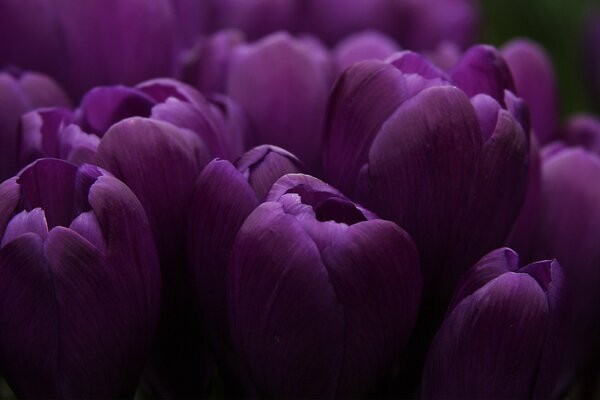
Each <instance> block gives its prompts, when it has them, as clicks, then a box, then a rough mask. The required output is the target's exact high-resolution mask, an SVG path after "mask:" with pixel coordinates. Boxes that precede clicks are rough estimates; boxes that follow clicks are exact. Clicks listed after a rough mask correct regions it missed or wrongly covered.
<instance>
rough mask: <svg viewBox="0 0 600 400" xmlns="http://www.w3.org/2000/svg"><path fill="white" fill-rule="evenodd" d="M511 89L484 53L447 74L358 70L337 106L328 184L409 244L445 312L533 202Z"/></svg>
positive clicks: (329, 140)
mask: <svg viewBox="0 0 600 400" xmlns="http://www.w3.org/2000/svg"><path fill="white" fill-rule="evenodd" d="M469 77H471V78H469ZM471 79H472V80H471ZM452 84H456V85H457V86H458V88H457V87H454V86H452ZM511 88H512V79H511V78H510V72H509V71H508V69H507V67H506V65H505V63H503V62H502V59H501V57H500V55H499V53H498V52H497V51H496V50H495V49H493V48H491V47H489V46H476V47H473V48H472V49H470V50H469V51H468V52H467V53H466V54H465V55H464V57H463V58H462V59H461V61H459V63H458V64H457V65H456V66H455V67H454V68H453V69H452V70H451V71H450V72H449V74H447V73H445V72H443V71H441V70H440V69H438V68H436V67H435V66H433V65H432V64H430V63H429V62H427V61H426V60H425V59H424V58H422V57H421V56H419V55H418V54H416V53H411V52H403V53H399V54H397V55H395V56H393V57H392V58H390V59H389V60H388V62H378V61H366V62H363V63H359V64H356V65H354V66H352V67H350V68H349V69H347V70H346V72H345V73H344V74H342V76H341V77H340V78H339V79H338V81H337V84H336V86H335V88H334V91H333V93H332V95H331V97H330V100H329V108H328V114H327V123H326V128H325V152H324V171H325V177H326V179H328V180H329V181H330V182H332V183H333V184H334V185H337V186H338V187H340V188H341V189H342V190H343V191H344V192H345V193H347V194H349V195H356V197H357V198H358V199H359V200H361V201H362V202H363V203H364V204H366V206H367V207H370V208H371V209H372V210H374V211H375V212H377V213H378V214H379V215H381V216H382V217H383V218H388V219H390V220H392V221H395V222H396V223H398V224H399V225H400V226H402V227H403V228H405V229H406V230H407V232H409V233H410V234H411V236H412V237H413V238H414V239H415V242H416V243H417V246H418V248H419V251H420V254H421V264H422V268H423V275H424V288H425V289H424V290H425V293H424V294H425V296H427V297H431V298H432V301H434V303H438V302H439V304H438V305H439V306H441V307H443V304H444V302H445V301H447V300H448V298H449V296H450V295H451V294H452V291H453V287H454V285H455V284H456V282H457V281H458V279H459V278H460V276H461V275H462V273H463V272H464V271H466V269H467V268H468V267H469V266H470V265H472V264H473V263H474V262H475V261H476V260H477V259H478V258H480V257H481V256H482V255H483V254H485V253H486V252H488V251H490V250H491V249H493V248H495V247H497V246H499V245H502V244H503V242H504V240H505V239H506V236H507V235H508V233H509V231H510V229H511V227H512V224H513V222H514V220H515V218H516V217H517V215H518V212H519V210H520V208H521V205H522V202H523V198H524V195H525V190H526V184H527V177H528V168H527V163H528V153H529V143H528V136H527V135H526V134H525V132H526V131H528V129H529V128H528V127H527V119H526V109H525V108H524V105H523V103H522V101H520V100H519V99H518V98H516V97H515V96H514V95H513V94H512V93H511V92H510V91H509V90H510V89H511ZM461 89H462V90H461ZM469 97H471V99H469ZM473 232H477V234H476V235H473ZM433 299H435V300H433Z"/></svg>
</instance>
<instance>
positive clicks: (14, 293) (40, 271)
mask: <svg viewBox="0 0 600 400" xmlns="http://www.w3.org/2000/svg"><path fill="white" fill-rule="evenodd" d="M0 199H1V201H0V237H1V241H0V275H1V276H2V279H0V282H1V283H0V288H1V289H2V293H3V296H2V297H1V298H0V321H1V323H2V326H3V329H2V331H1V332H0V364H1V365H2V373H3V376H4V377H5V378H6V381H7V382H8V383H9V385H10V386H11V387H12V389H13V390H14V391H15V393H16V394H17V395H18V396H19V397H23V398H121V397H132V396H133V395H134V393H135V390H136V387H137V383H138V380H139V377H140V374H141V372H142V369H143V367H144V363H145V360H146V355H147V352H148V350H149V348H150V343H151V340H152V338H153V336H154V332H155V328H156V324H157V322H158V316H159V309H160V301H159V300H160V269H159V265H158V258H157V255H156V249H155V246H154V241H153V239H152V235H151V231H150V227H149V224H148V220H147V219H146V215H145V212H144V209H143V208H142V205H141V204H140V202H139V201H138V199H137V198H136V196H135V195H134V194H133V193H132V192H131V190H130V189H129V188H127V186H125V185H124V184H123V183H122V182H120V181H119V180H117V179H116V178H114V177H113V176H112V175H110V174H109V173H107V172H106V171H104V170H102V169H100V168H98V167H95V166H91V165H83V166H81V167H77V166H75V165H73V164H71V163H68V162H65V161H61V160H55V159H43V160H38V161H36V162H35V163H33V164H31V165H29V166H28V167H27V168H25V169H24V170H22V171H21V172H20V174H19V176H17V177H16V178H12V179H9V180H7V181H5V182H4V183H2V184H1V185H0Z"/></svg>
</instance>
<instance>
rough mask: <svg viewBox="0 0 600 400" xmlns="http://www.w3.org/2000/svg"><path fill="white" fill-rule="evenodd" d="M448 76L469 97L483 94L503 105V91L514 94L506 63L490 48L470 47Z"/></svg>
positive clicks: (496, 51) (513, 85) (513, 86)
mask: <svg viewBox="0 0 600 400" xmlns="http://www.w3.org/2000/svg"><path fill="white" fill-rule="evenodd" d="M450 76H451V77H452V80H453V81H454V82H455V83H456V85H457V86H458V87H459V88H461V89H462V90H464V91H465V93H466V94H467V95H468V96H469V97H473V96H475V95H477V94H479V93H484V94H487V95H488V96H491V97H493V98H494V99H496V101H497V102H498V103H500V104H502V105H504V90H506V89H507V90H510V91H511V92H516V91H515V84H514V82H513V78H512V76H511V74H510V69H509V68H508V65H507V64H506V61H505V60H504V59H503V58H502V55H501V54H500V52H499V51H498V50H496V49H495V48H494V47H492V46H487V45H476V46H473V47H471V48H470V49H469V50H467V51H466V53H465V54H464V55H463V57H462V58H461V60H460V61H459V62H458V63H457V64H456V65H455V66H454V67H452V69H451V70H450Z"/></svg>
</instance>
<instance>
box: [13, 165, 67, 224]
mask: <svg viewBox="0 0 600 400" xmlns="http://www.w3.org/2000/svg"><path fill="white" fill-rule="evenodd" d="M76 173H77V167H76V166H75V165H73V164H71V163H68V162H64V161H62V160H55V159H48V158H46V159H40V160H38V161H36V162H34V163H33V164H30V165H29V166H28V167H26V168H25V169H24V170H23V171H21V174H20V175H19V178H18V180H17V182H18V183H19V185H20V186H21V196H22V199H23V205H24V208H25V209H26V210H32V209H34V208H37V207H40V208H41V209H43V210H44V212H45V214H46V220H47V221H48V228H50V229H52V228H53V227H55V226H58V225H60V226H69V224H70V223H71V220H72V219H73V217H74V215H73V212H74V196H75V193H74V185H73V182H75V175H76Z"/></svg>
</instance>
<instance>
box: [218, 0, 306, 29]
mask: <svg viewBox="0 0 600 400" xmlns="http://www.w3.org/2000/svg"><path fill="white" fill-rule="evenodd" d="M214 7H215V14H216V15H215V17H216V19H217V23H218V24H219V26H221V27H223V28H237V29H240V30H241V31H243V32H245V33H246V34H247V35H248V37H249V38H251V39H258V38H260V37H261V36H264V35H267V34H269V33H272V32H275V31H279V30H287V31H293V30H295V29H294V28H295V25H296V17H297V15H298V11H299V8H300V4H299V3H298V1H296V0H217V1H214Z"/></svg>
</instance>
